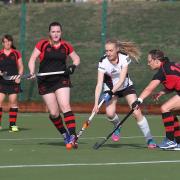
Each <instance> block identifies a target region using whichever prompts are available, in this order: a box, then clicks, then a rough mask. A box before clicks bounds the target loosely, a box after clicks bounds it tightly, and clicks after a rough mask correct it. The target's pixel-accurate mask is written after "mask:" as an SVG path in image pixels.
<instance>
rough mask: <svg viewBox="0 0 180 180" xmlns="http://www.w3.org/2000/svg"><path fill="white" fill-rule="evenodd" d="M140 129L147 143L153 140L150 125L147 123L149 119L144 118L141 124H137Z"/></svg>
mask: <svg viewBox="0 0 180 180" xmlns="http://www.w3.org/2000/svg"><path fill="white" fill-rule="evenodd" d="M137 124H138V126H139V128H140V129H141V131H142V133H143V135H144V137H145V138H146V142H147V141H148V140H149V139H152V135H151V132H150V129H149V124H148V122H147V119H146V118H145V117H144V116H143V119H142V120H141V121H139V122H137Z"/></svg>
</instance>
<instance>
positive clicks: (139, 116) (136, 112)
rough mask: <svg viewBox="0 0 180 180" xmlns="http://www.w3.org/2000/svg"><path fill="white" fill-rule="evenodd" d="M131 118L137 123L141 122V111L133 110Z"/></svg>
mask: <svg viewBox="0 0 180 180" xmlns="http://www.w3.org/2000/svg"><path fill="white" fill-rule="evenodd" d="M133 117H134V118H135V119H136V120H137V121H139V120H141V119H142V117H143V115H142V112H141V110H140V109H138V110H135V111H134V112H133Z"/></svg>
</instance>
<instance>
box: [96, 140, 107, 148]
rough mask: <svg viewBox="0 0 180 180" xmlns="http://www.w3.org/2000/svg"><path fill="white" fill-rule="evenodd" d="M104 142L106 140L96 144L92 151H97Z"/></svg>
mask: <svg viewBox="0 0 180 180" xmlns="http://www.w3.org/2000/svg"><path fill="white" fill-rule="evenodd" d="M106 141H107V139H104V140H102V141H101V142H100V143H98V142H96V143H95V144H94V146H93V149H95V150H97V149H99V148H100V147H101V146H102V145H103V144H104V143H105V142H106Z"/></svg>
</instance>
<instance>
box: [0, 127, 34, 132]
mask: <svg viewBox="0 0 180 180" xmlns="http://www.w3.org/2000/svg"><path fill="white" fill-rule="evenodd" d="M29 130H31V129H29V128H19V131H29ZM5 131H9V128H3V129H1V130H0V132H5Z"/></svg>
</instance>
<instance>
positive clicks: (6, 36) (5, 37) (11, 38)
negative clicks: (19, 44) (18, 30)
mask: <svg viewBox="0 0 180 180" xmlns="http://www.w3.org/2000/svg"><path fill="white" fill-rule="evenodd" d="M4 39H7V40H8V41H10V42H11V43H12V45H11V48H13V49H16V47H15V46H14V40H13V37H12V36H11V35H9V34H5V35H4V36H3V37H2V43H3V42H4Z"/></svg>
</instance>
